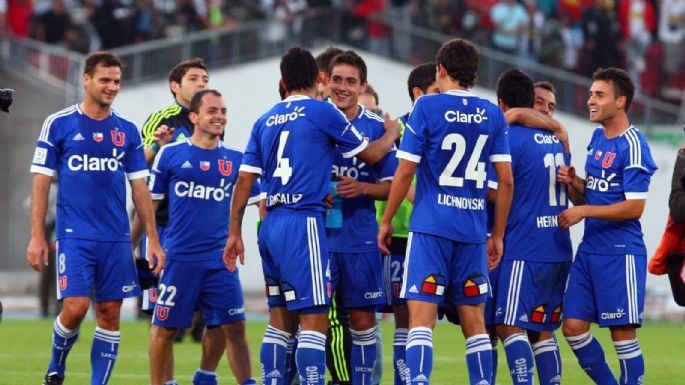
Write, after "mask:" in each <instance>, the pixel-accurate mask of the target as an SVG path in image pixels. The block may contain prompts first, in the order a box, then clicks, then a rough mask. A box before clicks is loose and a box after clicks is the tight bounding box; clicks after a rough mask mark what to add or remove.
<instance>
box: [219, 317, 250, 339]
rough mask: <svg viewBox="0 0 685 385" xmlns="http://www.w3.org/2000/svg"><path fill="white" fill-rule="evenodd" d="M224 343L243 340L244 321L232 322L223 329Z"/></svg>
mask: <svg viewBox="0 0 685 385" xmlns="http://www.w3.org/2000/svg"><path fill="white" fill-rule="evenodd" d="M223 329H224V334H225V335H226V341H228V342H231V343H235V342H240V341H243V340H244V339H245V321H238V322H234V323H232V324H229V325H225V326H224V327H223Z"/></svg>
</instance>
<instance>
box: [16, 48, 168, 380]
mask: <svg viewBox="0 0 685 385" xmlns="http://www.w3.org/2000/svg"><path fill="white" fill-rule="evenodd" d="M121 67H122V63H121V61H120V59H119V58H118V57H117V56H115V55H114V54H112V53H109V52H96V53H93V54H91V55H89V56H88V57H87V58H86V62H85V67H84V74H83V82H84V86H85V87H84V88H85V95H84V98H83V101H82V102H81V103H80V104H76V105H73V106H71V107H68V108H66V109H64V110H62V111H59V112H57V113H55V114H52V115H50V116H48V117H47V119H45V123H44V124H43V128H42V130H41V133H40V136H39V137H38V143H37V145H36V152H35V154H34V156H33V163H32V165H31V172H32V173H34V174H35V175H34V179H33V192H32V195H31V241H30V243H29V246H28V250H27V252H26V254H27V259H28V261H29V264H30V265H31V266H32V267H33V268H34V269H35V270H38V271H40V270H41V269H42V266H43V265H44V264H47V262H48V259H47V257H48V248H47V244H46V242H45V235H44V222H45V213H46V209H47V202H48V193H49V188H50V179H51V178H52V176H54V175H55V174H58V175H59V181H58V183H59V189H58V192H57V194H58V196H57V252H56V254H57V260H56V263H57V288H58V293H57V299H59V300H61V301H63V308H62V312H61V313H60V315H59V316H58V317H57V319H56V320H55V324H54V329H53V337H52V359H51V361H50V364H49V366H48V370H47V374H46V375H45V380H44V382H43V384H46V385H55V384H57V385H59V384H62V383H63V382H64V376H65V369H66V359H67V355H68V354H69V350H70V349H71V347H72V346H73V344H74V342H75V341H76V339H77V337H78V333H79V326H80V325H81V322H82V321H83V318H84V317H85V316H86V313H87V312H88V308H89V306H90V299H89V296H90V294H91V289H92V288H93V287H94V289H95V317H96V323H97V327H96V328H95V337H94V339H93V345H92V347H91V353H90V361H91V369H92V372H91V384H93V385H95V384H98V385H102V384H106V383H107V381H108V380H109V378H110V376H111V374H112V370H113V368H114V363H115V362H116V358H117V351H118V349H119V340H120V333H119V313H120V310H121V303H122V300H123V299H124V298H128V297H135V296H137V295H140V290H139V288H138V284H137V281H138V279H137V276H136V270H135V264H134V261H133V253H132V252H131V238H130V237H131V231H130V227H129V222H128V215H127V212H126V186H125V181H126V180H127V179H128V181H129V183H130V185H131V190H132V198H133V203H134V204H135V206H136V211H137V213H138V215H139V216H140V218H141V220H142V222H143V224H144V228H145V232H146V234H147V236H148V237H149V247H148V255H149V256H150V261H151V262H150V267H152V265H153V263H154V262H156V267H155V269H154V272H155V274H159V272H160V271H161V269H162V267H163V266H164V252H163V251H162V249H161V247H160V245H159V240H158V238H157V231H156V230H155V219H154V216H153V213H152V200H151V199H150V192H149V191H148V189H147V186H146V183H145V178H146V177H147V176H148V171H147V166H146V164H145V155H144V154H143V145H142V140H141V137H140V133H139V132H138V129H137V128H136V126H135V124H134V123H133V122H131V121H130V120H128V119H127V118H126V117H124V116H123V115H121V114H119V113H118V112H117V111H115V110H114V109H112V108H111V105H112V102H113V101H114V98H115V97H116V95H117V92H118V91H119V87H120V84H121Z"/></svg>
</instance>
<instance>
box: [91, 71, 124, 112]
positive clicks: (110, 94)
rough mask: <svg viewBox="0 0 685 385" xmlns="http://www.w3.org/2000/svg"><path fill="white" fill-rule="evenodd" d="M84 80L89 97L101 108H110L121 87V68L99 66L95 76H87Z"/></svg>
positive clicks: (94, 72) (94, 73)
mask: <svg viewBox="0 0 685 385" xmlns="http://www.w3.org/2000/svg"><path fill="white" fill-rule="evenodd" d="M83 79H84V84H85V88H86V95H87V97H89V98H90V99H92V100H93V101H94V102H95V103H97V104H98V105H100V106H103V107H105V106H110V105H111V104H112V102H114V98H115V97H116V96H117V93H118V92H119V87H120V86H121V68H119V67H115V66H112V67H105V66H103V65H102V64H98V65H97V66H95V70H94V71H93V76H90V75H88V74H85V75H84V77H83Z"/></svg>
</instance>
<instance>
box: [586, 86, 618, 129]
mask: <svg viewBox="0 0 685 385" xmlns="http://www.w3.org/2000/svg"><path fill="white" fill-rule="evenodd" d="M625 99H626V98H625V96H620V97H616V93H615V91H614V87H613V86H612V85H611V83H609V82H608V81H605V80H596V81H594V82H592V86H591V87H590V91H589V93H588V100H587V106H588V109H589V111H590V121H591V122H595V123H602V124H603V123H604V122H606V121H609V120H611V119H612V118H614V117H615V116H616V114H617V113H618V110H619V108H620V107H622V106H623V105H625Z"/></svg>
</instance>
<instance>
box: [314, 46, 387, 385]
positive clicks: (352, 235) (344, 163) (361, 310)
mask: <svg viewBox="0 0 685 385" xmlns="http://www.w3.org/2000/svg"><path fill="white" fill-rule="evenodd" d="M330 69H331V81H330V89H331V100H332V102H333V104H335V105H336V107H338V109H339V110H340V111H342V113H343V114H345V117H346V118H347V120H349V121H350V123H352V124H353V125H354V127H355V128H356V129H357V131H359V133H360V134H361V135H362V136H364V137H367V138H369V140H376V139H379V138H381V137H382V136H383V135H384V129H383V123H384V121H383V119H382V118H381V117H379V116H378V115H376V114H374V113H373V112H371V111H369V110H367V109H366V108H364V107H363V106H361V105H360V104H359V95H360V94H361V93H362V92H363V91H364V89H366V86H367V84H368V83H367V78H366V75H367V69H366V63H364V60H363V59H362V58H361V57H360V56H359V55H357V54H356V53H355V52H354V51H345V52H342V53H340V54H338V55H336V56H335V57H334V58H333V60H331V64H330ZM395 168H397V158H396V157H395V151H394V149H393V150H392V151H390V152H389V153H387V154H386V155H385V156H384V157H383V159H381V161H379V162H378V163H376V164H374V165H373V166H371V165H368V164H366V163H364V162H363V161H361V160H359V159H357V158H356V157H352V158H345V157H343V154H342V153H341V152H340V151H338V153H337V154H336V157H335V159H334V161H333V175H334V177H335V178H336V179H337V180H338V181H337V183H336V186H337V187H336V190H335V193H336V194H338V195H339V196H340V197H342V198H343V200H342V225H341V226H340V227H338V226H329V227H327V228H326V235H327V237H328V249H329V250H330V252H331V254H330V257H331V266H332V271H331V273H332V283H333V289H334V290H338V291H339V292H340V294H341V298H342V305H343V306H344V308H345V309H346V310H347V311H348V312H349V314H350V332H351V334H352V353H351V355H350V366H351V369H352V384H355V385H356V384H359V385H361V384H370V383H371V377H372V373H373V369H374V365H375V361H376V328H377V327H376V306H377V305H380V304H383V303H385V302H386V299H385V289H384V284H383V269H382V264H381V262H382V261H381V254H380V251H379V250H378V245H377V243H376V242H375V236H376V233H377V232H378V224H377V223H376V206H375V204H374V200H385V199H387V197H388V192H389V191H390V182H391V180H392V177H393V175H394V173H395Z"/></svg>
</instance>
